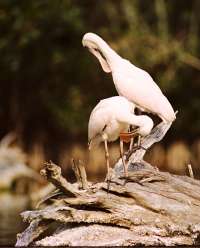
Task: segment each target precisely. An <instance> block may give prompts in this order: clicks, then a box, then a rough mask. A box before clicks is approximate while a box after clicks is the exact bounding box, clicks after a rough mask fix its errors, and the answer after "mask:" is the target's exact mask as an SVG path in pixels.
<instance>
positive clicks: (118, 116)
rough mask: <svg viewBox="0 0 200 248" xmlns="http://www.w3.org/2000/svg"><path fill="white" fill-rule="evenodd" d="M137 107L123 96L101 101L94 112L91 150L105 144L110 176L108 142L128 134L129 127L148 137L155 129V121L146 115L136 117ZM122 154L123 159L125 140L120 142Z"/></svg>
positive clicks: (89, 137)
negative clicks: (102, 143)
mask: <svg viewBox="0 0 200 248" xmlns="http://www.w3.org/2000/svg"><path fill="white" fill-rule="evenodd" d="M134 110H135V105H134V104H133V103H132V102H130V101H128V100H127V99H126V98H124V97H122V96H114V97H110V98H106V99H104V100H101V101H100V102H99V103H98V104H97V105H96V107H95V108H94V109H93V110H92V113H91V115H90V119H89V124H88V143H89V149H90V148H92V147H95V146H97V145H99V144H100V143H101V142H104V146H105V157H106V164H107V170H108V175H109V167H110V165H109V152H108V144H107V142H111V141H115V140H117V139H118V138H119V137H120V134H121V133H127V132H128V129H129V126H130V125H132V126H133V127H137V134H140V135H141V136H146V135H148V134H149V133H150V132H151V130H152V128H153V121H152V119H151V118H150V117H148V116H146V115H135V114H134ZM120 153H121V157H122V161H123V165H124V170H125V175H126V176H127V168H126V164H125V161H124V159H123V140H120Z"/></svg>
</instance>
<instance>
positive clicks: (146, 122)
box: [139, 115, 154, 136]
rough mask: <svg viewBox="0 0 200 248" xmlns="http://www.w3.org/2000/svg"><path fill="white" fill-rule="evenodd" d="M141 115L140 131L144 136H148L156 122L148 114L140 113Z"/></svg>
mask: <svg viewBox="0 0 200 248" xmlns="http://www.w3.org/2000/svg"><path fill="white" fill-rule="evenodd" d="M139 117H140V126H139V133H140V134H141V135H142V136H147V135H149V134H150V132H151V130H152V128H153V125H154V123H153V121H152V119H151V118H150V117H149V116H147V115H139Z"/></svg>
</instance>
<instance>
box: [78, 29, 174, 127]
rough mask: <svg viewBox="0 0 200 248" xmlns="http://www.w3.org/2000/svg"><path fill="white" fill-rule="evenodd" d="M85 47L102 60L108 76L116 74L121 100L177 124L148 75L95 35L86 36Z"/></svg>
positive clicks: (115, 81) (171, 110)
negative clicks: (124, 98)
mask: <svg viewBox="0 0 200 248" xmlns="http://www.w3.org/2000/svg"><path fill="white" fill-rule="evenodd" d="M82 44H83V46H85V47H87V48H88V49H89V51H90V52H91V53H92V54H94V55H95V56H96V57H97V58H98V60H99V62H100V64H101V66H102V68H103V70H104V71H105V72H107V73H112V77H113V81H114V84H115V87H116V90H117V92H118V94H119V95H120V96H124V97H126V98H127V99H128V100H129V101H131V102H133V103H134V104H135V105H136V106H137V107H138V108H139V109H141V110H143V111H146V112H150V113H153V114H156V115H158V116H159V117H160V118H161V119H162V120H163V121H164V122H165V123H170V122H173V121H174V120H175V118H176V116H175V113H174V110H173V108H172V106H171V104H170V102H169V101H168V99H167V98H166V97H165V96H164V95H163V93H162V91H161V90H160V88H159V87H158V85H157V84H156V83H155V82H154V80H153V79H152V77H151V76H150V75H149V74H148V73H147V72H146V71H144V70H142V69H140V68H138V67H136V66H135V65H133V64H132V63H130V62H129V61H128V60H126V59H123V58H122V57H120V56H119V55H118V54H117V53H116V52H115V51H114V50H113V49H111V47H110V46H109V45H108V44H107V43H106V42H105V41H104V40H103V39H102V38H101V37H99V36H98V35H96V34H94V33H86V34H85V35H84V36H83V39H82Z"/></svg>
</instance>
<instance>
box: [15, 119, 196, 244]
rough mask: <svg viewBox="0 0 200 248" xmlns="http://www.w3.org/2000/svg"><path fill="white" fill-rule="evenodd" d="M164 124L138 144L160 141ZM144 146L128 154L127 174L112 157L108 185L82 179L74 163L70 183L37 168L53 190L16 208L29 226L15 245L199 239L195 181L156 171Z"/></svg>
mask: <svg viewBox="0 0 200 248" xmlns="http://www.w3.org/2000/svg"><path fill="white" fill-rule="evenodd" d="M169 128H170V125H167V124H164V123H161V124H159V125H158V126H156V127H155V128H154V129H153V131H152V132H151V134H150V135H149V136H148V137H145V138H144V139H143V140H142V147H143V148H145V149H148V148H149V147H150V146H151V145H152V144H154V143H155V142H158V141H160V140H161V139H162V138H163V137H164V135H165V134H166V132H167V131H168V129H169ZM145 149H142V148H141V149H139V150H137V151H135V152H134V153H133V154H132V155H131V156H130V158H129V161H128V163H129V175H128V178H124V177H123V167H122V162H121V159H120V160H119V161H118V163H117V164H116V165H115V167H114V169H113V170H112V178H111V182H110V183H109V191H108V184H107V182H101V183H95V184H92V183H90V182H88V181H87V176H86V173H85V169H84V166H83V165H82V164H80V163H78V164H76V163H75V161H74V163H73V167H74V172H75V175H76V178H77V182H76V183H74V184H71V183H69V182H68V181H67V180H66V179H65V178H64V177H63V176H62V175H61V168H60V167H59V166H57V165H55V164H53V163H47V164H46V166H45V168H44V169H43V170H42V174H43V176H45V177H46V179H47V180H48V181H50V182H51V183H53V184H54V186H56V188H57V189H59V192H56V193H55V194H53V195H52V196H51V197H49V198H50V200H51V201H52V203H51V204H50V205H48V206H47V207H45V208H43V209H40V210H35V211H26V212H23V213H22V214H21V215H22V218H23V220H24V221H26V222H28V223H29V226H28V227H27V229H26V230H25V231H24V232H23V233H21V234H18V236H17V243H16V246H27V245H29V244H31V245H39V246H51V245H53V246H62V245H76V246H79V245H85V246H90V245H92V246H97V245H164V246H172V245H192V244H193V245H194V244H196V245H197V244H200V181H198V180H195V179H193V178H191V177H188V176H178V175H173V174H170V173H167V172H161V171H159V170H158V169H157V168H155V167H153V166H151V165H150V164H148V163H147V162H145V161H144V160H143V156H144V154H145V152H146V150H145ZM47 230H49V233H48V232H47ZM50 230H51V231H50ZM41 234H42V236H41Z"/></svg>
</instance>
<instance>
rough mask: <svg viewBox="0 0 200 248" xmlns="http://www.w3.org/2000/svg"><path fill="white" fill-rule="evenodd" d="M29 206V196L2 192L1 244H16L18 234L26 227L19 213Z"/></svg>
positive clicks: (0, 210) (0, 215) (0, 206)
mask: <svg viewBox="0 0 200 248" xmlns="http://www.w3.org/2000/svg"><path fill="white" fill-rule="evenodd" d="M27 206H28V199H27V197H24V196H16V195H12V194H10V193H1V194H0V246H8V245H14V244H15V242H16V234H17V233H19V232H21V231H22V230H24V228H25V225H24V223H23V222H22V219H21V217H20V215H19V214H20V213H21V212H23V211H24V210H26V209H27Z"/></svg>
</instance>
